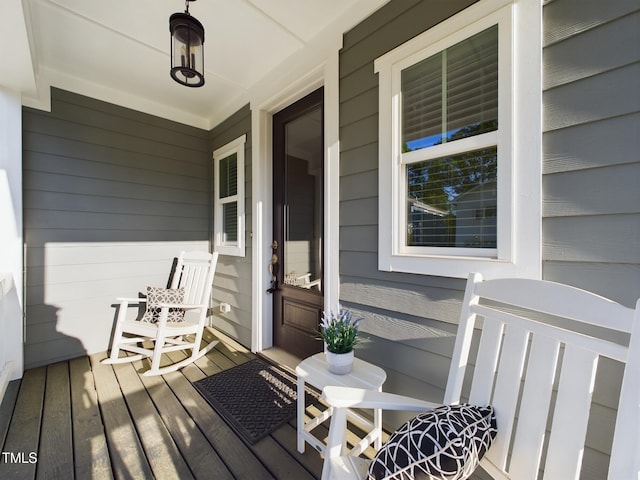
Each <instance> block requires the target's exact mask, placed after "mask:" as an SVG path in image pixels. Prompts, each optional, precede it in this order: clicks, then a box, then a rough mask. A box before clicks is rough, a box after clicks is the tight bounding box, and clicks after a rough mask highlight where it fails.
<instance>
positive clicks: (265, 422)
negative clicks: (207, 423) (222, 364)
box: [194, 358, 297, 445]
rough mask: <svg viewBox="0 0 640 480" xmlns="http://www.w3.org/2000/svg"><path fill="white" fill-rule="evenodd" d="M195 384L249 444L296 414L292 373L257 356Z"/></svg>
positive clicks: (295, 394)
mask: <svg viewBox="0 0 640 480" xmlns="http://www.w3.org/2000/svg"><path fill="white" fill-rule="evenodd" d="M194 385H195V386H196V388H197V389H198V391H199V392H200V393H201V394H202V396H203V397H204V398H205V399H206V400H207V401H208V402H209V403H210V404H211V406H212V407H213V408H214V409H215V410H216V411H217V412H218V413H219V414H220V416H221V417H222V418H224V420H225V421H226V422H227V423H228V424H229V425H230V426H231V428H233V429H234V430H235V431H236V433H237V434H238V435H239V436H240V437H241V438H242V439H244V440H245V441H247V442H248V443H250V444H252V445H253V444H254V443H256V442H257V441H258V440H260V439H262V438H264V437H266V436H267V435H269V434H270V433H271V432H273V431H274V430H276V429H277V428H278V427H280V426H282V425H284V424H285V423H286V422H288V421H289V420H290V419H292V418H294V417H295V415H296V399H297V393H296V383H295V377H294V376H293V375H291V374H290V373H287V372H286V371H285V370H283V369H281V368H279V367H277V366H275V365H271V364H269V363H266V362H264V361H263V360H261V359H259V358H255V359H253V360H249V361H248V362H245V363H243V364H240V365H237V366H235V367H232V368H230V369H228V370H224V371H222V372H220V373H216V374H215V375H211V376H210V377H207V378H203V379H202V380H198V381H197V382H195V384H194Z"/></svg>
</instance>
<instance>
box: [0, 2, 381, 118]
mask: <svg viewBox="0 0 640 480" xmlns="http://www.w3.org/2000/svg"><path fill="white" fill-rule="evenodd" d="M3 1H5V0H3ZM387 1H388V0H198V1H194V2H191V4H190V6H189V11H190V13H191V15H193V16H194V17H196V18H197V19H198V20H199V21H200V22H201V23H202V24H203V25H204V27H205V80H206V83H205V85H204V87H201V88H189V87H185V86H182V85H179V84H178V83H176V82H174V81H173V80H172V79H171V78H170V77H169V66H170V58H169V16H170V15H171V14H172V13H175V12H182V11H184V0H22V10H23V12H24V13H23V18H16V19H15V20H16V21H17V23H18V24H20V23H22V25H23V26H22V30H25V29H24V26H25V25H26V32H27V33H26V35H27V38H28V42H23V43H26V44H27V45H28V47H29V49H30V52H31V58H30V62H31V64H30V67H31V68H32V70H33V77H32V78H31V81H29V80H20V81H18V80H15V79H14V80H12V82H13V83H11V82H9V81H8V80H7V81H3V79H8V78H10V77H15V75H13V76H12V75H11V72H10V71H7V68H8V67H5V65H10V64H11V63H10V62H5V61H4V57H9V56H11V55H12V53H11V49H9V48H4V49H1V50H0V55H2V57H3V61H2V62H0V85H5V86H8V87H9V88H13V89H16V85H15V83H16V82H18V83H20V84H21V85H20V86H19V88H20V90H21V92H22V93H23V97H24V98H26V100H25V102H24V103H25V104H30V103H31V104H33V106H41V107H42V104H43V103H47V98H48V93H47V92H48V88H49V85H53V86H55V87H59V88H62V89H66V90H71V91H75V92H78V93H81V94H84V95H89V96H93V97H95V98H99V99H101V100H105V101H109V102H112V103H116V104H119V105H123V106H127V107H130V108H134V109H137V110H141V111H144V112H147V113H151V114H154V115H159V116H163V117H166V118H170V119H172V120H177V121H181V122H183V123H187V124H191V125H194V126H198V127H201V128H212V127H213V126H215V125H216V124H217V123H219V122H220V121H222V120H223V119H224V118H226V117H227V116H228V115H230V114H231V113H233V112H234V111H236V110H237V109H238V108H240V107H241V106H242V105H244V104H246V103H247V102H249V101H250V100H251V99H250V92H251V91H252V89H254V88H255V87H256V85H258V84H259V83H260V82H261V81H265V79H268V78H270V76H273V75H278V73H279V68H280V69H282V68H286V66H287V59H290V58H292V56H293V55H294V54H300V52H301V51H304V50H305V49H310V50H313V48H310V45H317V44H318V41H319V38H321V37H322V36H323V35H331V36H336V35H339V34H341V33H343V32H344V31H346V30H348V29H349V28H351V27H352V26H354V25H356V24H357V23H358V22H359V21H360V20H362V19H364V18H366V17H367V16H368V15H370V14H371V13H372V12H373V11H375V10H376V9H378V8H379V7H380V6H381V5H382V4H384V3H386V2H387ZM8 2H9V3H8V4H6V5H4V6H3V7H0V8H1V9H2V10H4V11H5V13H6V12H7V11H8V10H20V9H19V8H15V6H16V4H17V2H19V0H8ZM10 4H11V5H13V6H14V7H13V8H11V7H10V6H9V5H10ZM11 13H12V15H11V16H16V15H15V13H14V12H11ZM19 26H20V25H18V27H19ZM7 35H8V33H6V34H4V35H2V37H6V36H7ZM23 35H24V34H23ZM2 37H0V43H2V44H5V45H6V44H7V41H9V39H7V40H6V41H5V39H4V38H2ZM15 39H16V37H15V36H13V38H12V39H11V40H12V41H13V42H14V44H15ZM9 43H11V42H10V41H9ZM316 50H317V49H316ZM13 51H14V52H15V50H13ZM22 55H24V54H22ZM23 64H24V61H23ZM12 68H14V70H13V72H14V73H15V67H12ZM22 70H24V66H23V68H22ZM26 76H27V77H28V75H26ZM34 84H35V85H37V89H36V91H34V88H33V85H34ZM29 98H30V99H29ZM43 99H44V100H43ZM45 108H46V106H45Z"/></svg>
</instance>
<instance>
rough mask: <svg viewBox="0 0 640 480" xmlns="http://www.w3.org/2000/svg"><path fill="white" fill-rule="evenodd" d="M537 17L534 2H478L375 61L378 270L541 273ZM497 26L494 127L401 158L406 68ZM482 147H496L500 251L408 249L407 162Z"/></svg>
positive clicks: (538, 7) (443, 273) (452, 274)
mask: <svg viewBox="0 0 640 480" xmlns="http://www.w3.org/2000/svg"><path fill="white" fill-rule="evenodd" d="M541 19H542V7H541V4H540V2H539V1H537V0H515V1H512V0H480V1H479V2H478V3H476V4H474V5H472V6H471V7H469V8H467V9H465V10H463V11H462V12H460V13H459V14H457V15H455V16H453V17H451V18H449V19H447V20H445V21H444V22H442V23H441V24H439V25H436V26H435V27H433V28H431V29H430V30H428V31H426V32H424V33H423V34H421V35H419V36H417V37H414V38H413V39H411V40H409V41H408V42H406V43H404V44H402V45H400V46H399V47H397V48H395V49H394V50H392V51H390V52H388V53H386V54H385V55H383V56H382V57H379V58H378V59H376V60H375V63H374V68H375V71H376V73H378V74H379V230H378V241H379V243H378V244H379V250H378V268H379V269H380V270H384V271H398V272H407V273H419V274H430V275H439V276H448V277H458V278H465V277H466V276H467V275H468V274H469V272H480V273H482V274H483V275H484V276H485V278H495V277H500V276H520V277H528V278H541V272H542V265H541V263H542V262H541V208H540V202H541V175H542V172H541V151H542V146H541V145H542V128H541V124H542V82H541V76H542V74H541V65H542V43H541V28H542V20H541ZM496 24H497V25H498V30H499V32H498V52H499V53H498V55H499V57H498V65H499V67H498V68H499V71H498V82H499V92H498V108H499V110H498V131H496V132H490V133H488V134H483V135H478V136H475V137H470V138H466V139H463V140H457V141H455V142H451V143H444V144H442V145H437V146H433V147H430V148H428V149H423V150H418V151H414V152H408V153H404V154H403V153H402V152H401V148H400V147H401V113H402V112H401V106H402V103H401V72H402V70H404V69H406V68H407V67H409V66H411V65H414V64H416V63H418V62H420V61H421V60H423V59H425V58H428V57H430V56H432V55H434V54H437V53H438V52H440V51H442V50H444V49H446V48H448V47H450V46H452V45H455V44H456V43H459V42H461V41H463V40H465V39H467V38H469V37H471V36H473V35H475V34H476V33H479V32H481V31H483V30H485V29H487V28H489V27H491V26H493V25H496ZM487 142H488V143H487ZM487 145H497V146H498V180H497V182H498V205H497V214H498V218H497V225H498V227H497V244H498V246H497V248H496V249H482V248H476V249H472V248H457V247H450V248H447V247H415V246H407V245H406V232H407V216H406V198H407V194H406V189H407V185H406V167H407V164H410V163H413V162H416V161H421V160H424V159H429V158H438V157H442V156H446V155H451V154H454V153H457V152H458V151H461V147H462V148H463V149H464V150H470V149H475V148H482V147H484V146H487ZM425 150H428V151H429V152H428V154H425ZM425 155H428V156H425Z"/></svg>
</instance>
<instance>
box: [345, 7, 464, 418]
mask: <svg viewBox="0 0 640 480" xmlns="http://www.w3.org/2000/svg"><path fill="white" fill-rule="evenodd" d="M471 3H473V2H472V1H455V2H438V3H436V4H434V3H433V2H426V1H391V2H389V3H388V4H387V5H385V6H384V7H382V8H381V9H380V10H378V11H377V12H376V13H374V14H373V15H372V16H371V17H369V18H368V19H367V20H365V21H364V22H362V23H361V24H360V25H358V26H356V27H355V28H354V29H353V30H351V31H349V32H348V33H347V34H345V37H344V43H343V45H344V47H343V49H342V50H341V52H340V150H341V152H340V300H341V302H342V303H343V305H345V306H347V307H349V308H351V309H353V310H354V312H356V313H357V314H359V315H362V316H363V317H364V318H365V320H364V321H363V323H362V324H361V325H362V330H363V335H362V336H363V337H364V338H363V341H362V343H361V344H360V345H359V346H358V352H357V355H358V356H359V357H361V358H365V359H367V360H369V361H371V362H373V363H375V364H377V365H380V366H381V367H383V368H384V369H385V370H386V372H387V374H388V380H387V382H386V384H385V389H387V390H391V391H396V392H400V393H403V394H407V395H418V396H420V397H422V398H425V399H428V400H433V401H439V400H441V399H442V395H443V392H444V386H445V384H446V376H447V374H448V364H449V358H450V355H451V353H450V351H451V350H452V348H453V335H454V333H455V325H453V324H452V322H456V321H457V317H458V314H459V304H460V300H461V298H462V289H463V288H464V282H461V281H459V280H454V279H441V278H435V277H426V276H420V275H410V274H403V273H395V272H381V271H379V270H378V268H377V265H378V255H377V249H378V245H377V241H378V78H377V75H376V74H375V73H374V70H373V61H374V60H375V58H377V57H378V56H380V55H382V54H384V53H386V52H388V51H389V50H391V49H393V48H395V47H396V46H398V45H400V44H402V43H404V42H405V41H407V40H409V39H410V38H412V37H413V36H415V35H418V34H420V33H422V32H423V31H425V30H427V29H428V28H430V27H431V26H433V25H435V24H437V23H439V22H441V21H442V20H444V19H446V18H448V17H449V16H451V15H453V14H455V13H456V12H458V11H460V10H461V9H463V8H465V7H466V6H468V5H470V4H471ZM400 418H401V416H398V415H394V414H393V413H389V414H388V416H387V417H385V419H386V421H387V422H388V423H389V424H391V425H393V424H394V423H397V421H399V419H400Z"/></svg>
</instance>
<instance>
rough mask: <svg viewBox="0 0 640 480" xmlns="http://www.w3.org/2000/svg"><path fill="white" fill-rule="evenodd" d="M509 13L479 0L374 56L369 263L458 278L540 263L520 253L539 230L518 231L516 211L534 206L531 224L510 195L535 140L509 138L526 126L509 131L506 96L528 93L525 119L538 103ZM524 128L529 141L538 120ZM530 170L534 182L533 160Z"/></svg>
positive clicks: (504, 6) (520, 181)
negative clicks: (374, 201) (375, 227)
mask: <svg viewBox="0 0 640 480" xmlns="http://www.w3.org/2000/svg"><path fill="white" fill-rule="evenodd" d="M521 3H523V4H526V6H527V7H526V8H525V10H526V9H527V8H529V9H533V8H535V2H534V0H522V1H521ZM517 15H518V12H517V11H516V10H515V9H514V5H513V4H512V2H511V1H509V0H482V1H480V2H478V3H477V4H476V5H473V6H472V7H469V8H468V9H466V10H465V11H463V12H461V13H460V14H458V15H456V16H454V17H452V18H451V19H449V20H447V21H445V22H442V23H441V24H439V25H437V26H436V27H434V28H433V29H431V30H429V31H427V32H425V33H424V34H422V35H419V36H418V37H415V38H414V39H412V40H410V41H409V42H407V43H406V44H403V45H401V46H400V47H397V48H396V49H394V50H392V51H391V52H389V53H387V54H385V55H383V56H382V57H380V58H378V59H376V61H375V70H376V72H377V73H378V74H379V82H380V85H379V87H380V88H379V140H380V147H379V148H380V157H379V166H380V175H379V191H380V199H379V207H380V225H379V248H380V252H379V256H378V258H379V268H380V269H382V270H393V271H407V272H412V273H434V274H438V275H447V276H459V277H462V276H466V275H467V274H468V273H469V272H470V271H481V272H482V271H490V272H491V273H490V275H489V276H491V275H493V274H494V272H498V271H501V272H505V271H509V270H510V271H511V272H512V273H521V272H522V271H526V270H530V272H534V271H539V270H540V268H539V267H536V266H535V265H534V264H533V262H535V261H536V260H535V259H538V260H537V261H538V263H539V258H540V256H539V254H536V253H535V252H534V253H533V254H532V255H533V256H532V258H533V259H534V260H533V261H529V260H525V259H524V256H525V255H528V254H527V253H525V249H527V248H530V247H529V246H528V245H533V246H534V248H537V249H538V250H539V238H540V235H539V232H538V233H537V234H533V233H532V234H531V236H529V240H527V239H525V237H526V236H527V234H526V233H525V232H526V231H527V229H528V227H526V226H524V225H525V223H524V222H523V219H520V218H518V213H519V212H520V213H522V214H527V215H528V214H529V213H527V212H530V213H534V214H536V215H537V217H538V219H531V221H532V222H533V223H534V228H535V225H537V226H538V227H539V225H540V220H539V204H537V205H536V204H534V206H533V207H530V206H528V205H527V204H526V202H522V201H520V203H519V204H517V205H516V201H515V199H516V197H517V195H518V193H519V192H518V191H516V190H517V189H518V188H522V189H523V190H522V192H524V189H528V188H529V187H528V186H527V185H526V182H525V181H524V178H519V177H518V175H519V174H520V175H524V174H525V173H524V172H525V171H526V169H527V168H529V166H527V167H526V168H520V166H521V165H525V163H524V162H525V160H526V158H527V157H528V156H536V155H539V154H540V146H539V144H538V145H536V146H535V148H534V149H533V150H531V151H530V152H527V151H526V150H525V147H524V146H525V145H527V142H521V143H518V141H519V138H523V139H524V137H526V136H527V135H528V134H530V133H531V132H526V130H524V129H523V130H522V132H524V133H522V132H519V131H518V129H517V128H516V127H517V126H518V125H520V127H521V128H526V127H525V125H526V123H520V124H518V122H517V116H518V115H522V113H519V112H517V111H516V109H517V105H518V104H519V103H520V102H522V103H523V104H528V103H527V102H539V104H538V105H536V108H535V109H534V111H533V115H534V117H533V118H534V119H535V118H538V117H536V115H539V113H540V110H541V106H540V105H541V101H540V98H539V95H538V96H536V95H535V93H534V95H533V97H536V98H537V99H536V98H529V97H528V96H527V95H529V94H530V92H531V90H530V87H529V86H528V85H527V83H531V84H535V81H533V82H530V81H529V80H528V79H526V78H524V77H522V76H521V75H520V74H518V68H519V65H524V59H518V58H517V55H516V47H517V46H516V42H515V41H514V40H515V38H516V37H517V36H518V35H521V34H519V33H518V32H516V29H515V25H516V24H517V22H518V19H517ZM534 23H535V22H534ZM527 28H529V27H527ZM525 30H526V29H525ZM531 31H533V30H531ZM533 45H534V48H541V47H540V41H539V40H537V41H535V42H533ZM536 46H537V47H536ZM524 50H526V48H523V51H524ZM538 56H539V55H538ZM536 68H537V70H536V71H537V72H539V71H540V66H539V65H538V66H537V67H536ZM516 79H518V81H520V82H521V83H522V87H523V88H522V89H521V88H520V87H521V85H518V84H516V83H515V81H514V80H516ZM534 88H535V87H534ZM517 92H522V93H521V94H520V95H521V96H522V98H519V97H518V93H517ZM531 104H533V103H531ZM522 118H525V116H524V115H523V116H522ZM531 128H532V132H533V133H534V134H535V135H537V137H538V140H537V141H540V140H539V136H540V135H541V133H540V126H539V125H536V124H535V123H534V124H533V125H532V126H531ZM533 161H534V162H536V164H538V165H539V163H540V159H539V156H538V157H537V158H535V157H534V158H533ZM516 165H518V167H519V168H516ZM526 165H528V164H526ZM532 170H536V167H535V165H534V167H532ZM536 176H537V178H534V179H532V181H533V182H534V184H535V185H538V187H539V185H540V178H539V177H540V173H539V167H538V169H537V173H536ZM535 185H534V188H535ZM539 196H540V195H539V193H537V194H535V195H533V194H532V195H531V196H530V197H529V198H532V199H533V201H534V202H535V201H536V200H535V199H536V198H537V199H538V201H539ZM523 226H524V227H523ZM536 241H537V242H538V243H537V244H535V243H534V242H536ZM516 252H517V254H518V255H521V256H522V257H521V258H517V255H516ZM525 265H526V267H525V268H524V270H523V268H520V267H523V266H525ZM505 266H507V267H508V268H506V269H505V268H504V267H505ZM514 267H517V268H514ZM526 276H533V277H535V276H538V274H537V273H527V274H526Z"/></svg>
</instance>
